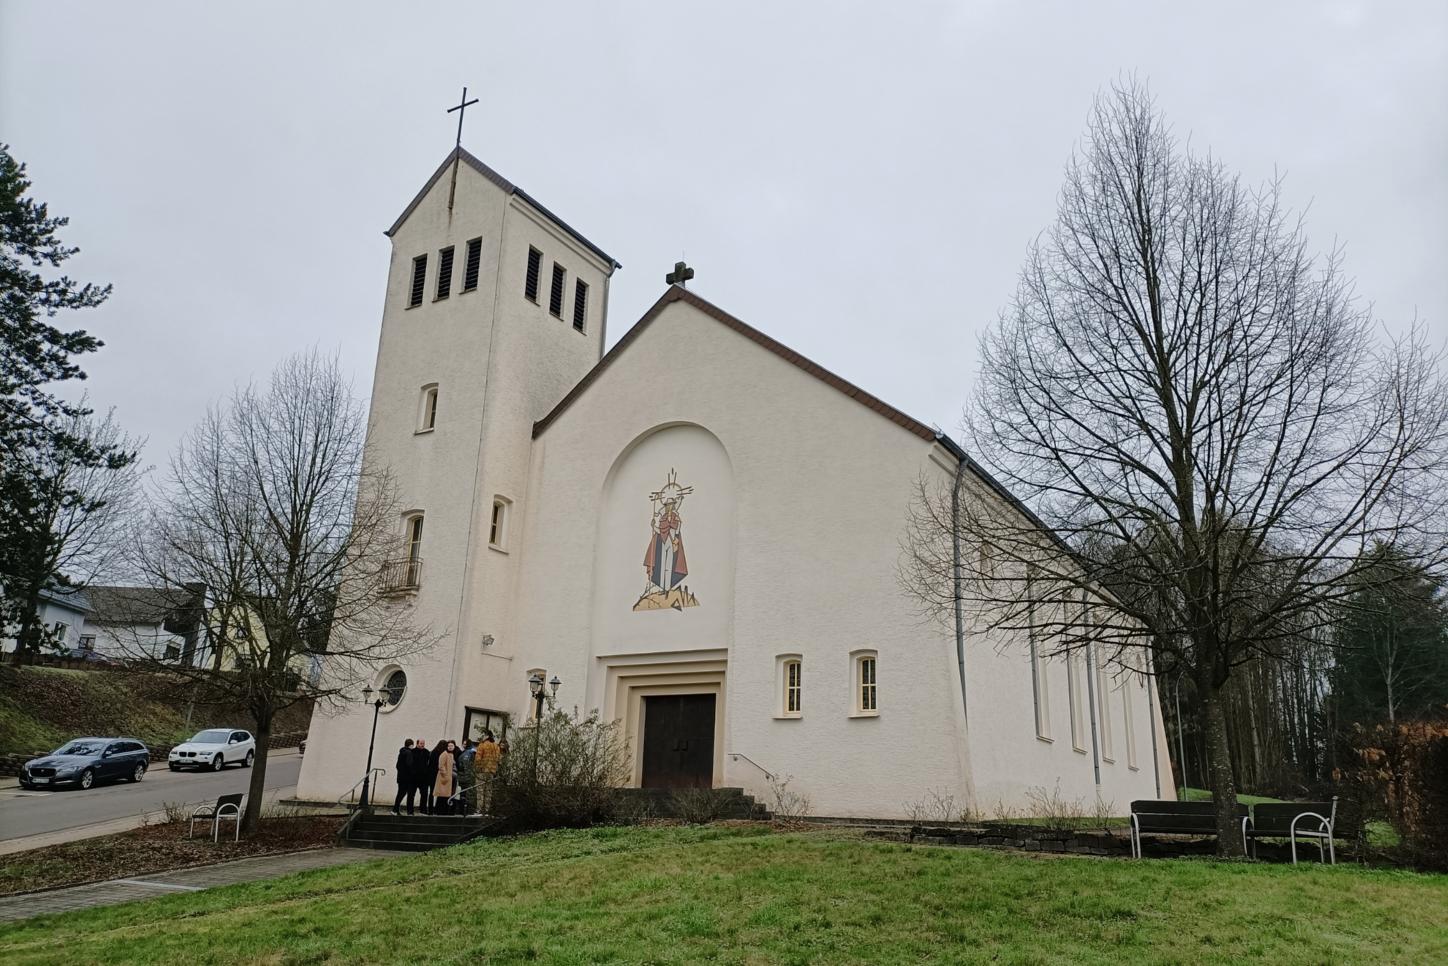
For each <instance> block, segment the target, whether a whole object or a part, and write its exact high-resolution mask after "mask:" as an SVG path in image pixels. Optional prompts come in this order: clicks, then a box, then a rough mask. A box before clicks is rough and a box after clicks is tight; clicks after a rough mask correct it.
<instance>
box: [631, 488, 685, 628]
mask: <svg viewBox="0 0 1448 966" xmlns="http://www.w3.org/2000/svg"><path fill="white" fill-rule="evenodd" d="M693 492H694V488H693V487H692V486H681V485H680V484H679V480H678V474H677V473H675V472H674V471H673V470H669V479H668V481H667V482H666V483H665V484H664V485H663V486H661V487H659V488H658V489H657V490H655V491H654V492H652V493H650V494H649V500H650V501H651V502H652V503H653V515H652V518H651V522H650V527H651V529H652V531H653V532H652V533H651V534H650V535H649V546H648V549H647V550H645V551H644V578H645V581H646V582H645V584H644V592H643V593H642V594H640V595H639V599H638V600H637V601H635V602H634V605H633V609H634V610H683V609H684V608H685V607H697V606H699V601H698V599H697V598H696V597H695V596H694V595H693V594H691V593H690V592H689V585H688V584H686V583H684V578H686V577H688V576H689V561H688V558H687V557H685V556H684V518H683V517H682V516H681V515H680V511H681V510H682V509H683V506H684V497H686V496H688V495H689V494H690V493H693Z"/></svg>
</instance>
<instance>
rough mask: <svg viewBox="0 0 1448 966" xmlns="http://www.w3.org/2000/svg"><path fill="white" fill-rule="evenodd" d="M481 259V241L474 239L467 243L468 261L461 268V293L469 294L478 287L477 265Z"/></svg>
mask: <svg viewBox="0 0 1448 966" xmlns="http://www.w3.org/2000/svg"><path fill="white" fill-rule="evenodd" d="M482 258H483V240H482V239H481V238H474V239H473V240H472V241H470V242H468V261H467V265H466V266H464V268H463V291H464V292H471V291H472V290H473V289H475V288H477V287H478V263H479V262H481V261H482Z"/></svg>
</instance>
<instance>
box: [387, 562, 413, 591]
mask: <svg viewBox="0 0 1448 966" xmlns="http://www.w3.org/2000/svg"><path fill="white" fill-rule="evenodd" d="M382 586H383V588H384V589H385V590H386V591H387V592H388V593H390V594H407V593H412V592H413V591H415V590H417V589H418V588H419V587H421V586H422V558H421V557H408V558H407V559H405V560H391V561H388V563H387V564H386V565H385V566H384V567H383V569H382Z"/></svg>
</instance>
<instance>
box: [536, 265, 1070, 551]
mask: <svg viewBox="0 0 1448 966" xmlns="http://www.w3.org/2000/svg"><path fill="white" fill-rule="evenodd" d="M674 302H685V303H687V304H689V305H692V306H693V307H694V308H696V309H698V310H699V311H700V312H703V313H704V314H705V315H707V316H709V317H710V318H712V319H715V320H717V321H719V322H722V323H724V324H725V325H727V326H728V327H729V328H731V329H733V330H734V331H735V332H738V333H739V334H740V335H742V336H744V337H745V338H746V339H749V340H750V341H752V342H755V343H757V344H758V345H760V346H763V347H764V348H765V349H768V350H769V351H770V352H773V353H774V354H775V355H777V356H779V357H780V358H781V359H784V360H785V361H786V362H789V363H790V364H792V365H795V366H798V367H799V368H801V369H803V370H804V371H805V372H807V373H809V374H810V375H812V376H814V377H815V378H816V379H819V380H820V381H821V382H823V383H825V384H826V385H829V386H833V387H834V388H835V389H838V390H839V391H840V392H842V393H844V394H845V395H846V396H849V397H850V398H851V399H853V400H855V401H856V402H858V403H860V404H861V405H863V406H866V407H868V408H870V409H873V410H874V411H875V412H877V413H879V414H880V415H881V416H884V417H885V418H886V419H888V420H890V421H891V422H892V423H895V424H896V425H898V426H900V427H902V428H904V429H905V430H907V431H908V432H911V433H914V434H915V435H916V436H919V437H920V438H921V439H923V440H928V441H930V442H935V443H939V444H940V445H941V446H943V447H945V449H946V451H947V452H949V453H950V455H951V456H953V457H955V459H956V460H957V461H958V462H959V463H960V464H961V465H962V466H964V467H965V468H966V469H967V470H969V471H970V472H971V473H972V474H973V475H975V476H976V477H977V478H979V479H980V480H981V481H982V482H983V483H985V484H986V486H988V487H989V488H990V489H991V490H993V491H994V492H995V493H996V494H997V495H998V496H1000V497H1001V498H1002V499H1003V500H1005V501H1006V502H1007V503H1009V504H1010V505H1011V506H1013V507H1015V508H1016V509H1017V510H1019V511H1020V512H1021V513H1022V514H1024V515H1025V516H1026V518H1027V519H1028V520H1030V521H1031V523H1033V524H1035V525H1036V526H1038V527H1040V528H1041V529H1042V530H1043V531H1045V532H1046V533H1047V534H1049V535H1050V536H1051V538H1052V539H1053V540H1055V541H1056V543H1057V544H1059V545H1060V546H1061V548H1062V549H1064V550H1066V552H1068V553H1070V552H1071V550H1070V548H1069V546H1067V545H1066V543H1065V541H1064V540H1062V538H1061V537H1060V536H1059V535H1058V534H1057V533H1056V532H1055V531H1054V530H1052V529H1051V528H1050V527H1049V526H1047V525H1046V523H1045V521H1043V520H1042V519H1041V518H1040V517H1039V516H1037V515H1036V513H1035V512H1034V511H1033V510H1032V509H1031V508H1030V507H1028V506H1026V504H1025V503H1023V502H1021V500H1020V499H1019V498H1018V497H1017V496H1016V495H1015V494H1014V493H1012V492H1011V491H1010V490H1008V489H1006V486H1005V484H1003V483H1001V482H1000V481H999V480H997V479H996V478H995V476H994V475H992V474H991V472H990V471H989V470H987V469H986V468H985V467H984V466H981V465H980V463H978V462H976V461H975V459H974V458H973V457H971V455H970V454H969V453H967V452H966V451H965V450H964V449H963V448H962V447H961V446H960V444H959V443H957V442H956V441H955V440H953V439H951V438H950V437H949V436H947V435H946V434H945V433H943V432H941V431H940V430H938V429H936V428H934V427H932V426H927V425H925V424H924V423H922V422H920V420H918V419H915V418H913V417H912V416H909V415H907V414H906V413H904V412H901V411H900V410H898V409H896V408H895V407H894V406H891V405H890V404H889V403H887V402H885V401H884V400H882V399H880V398H879V397H878V396H872V395H871V394H870V393H868V392H866V391H865V390H863V389H861V388H860V387H859V386H857V385H855V384H854V383H852V382H850V381H849V380H847V379H843V378H841V377H840V376H837V375H835V374H834V373H833V372H830V371H829V370H828V369H826V368H825V367H824V366H822V365H820V364H818V363H816V362H813V361H811V360H810V359H807V358H805V357H804V356H802V355H800V354H799V353H798V352H795V351H794V350H793V349H791V348H789V347H788V346H786V345H785V344H784V343H782V342H779V341H777V340H775V339H771V338H770V337H769V336H767V335H765V334H764V333H763V332H760V331H759V330H758V329H756V328H754V327H753V326H751V325H749V324H748V323H746V322H743V321H741V320H740V319H737V318H735V317H734V316H732V315H730V314H729V313H728V312H725V311H724V310H723V309H721V308H719V307H718V306H717V305H715V304H714V303H712V302H710V301H707V300H706V299H702V298H700V297H699V296H698V295H696V294H694V293H693V292H691V291H689V290H688V289H686V288H684V287H683V286H682V285H671V286H670V287H669V290H668V291H667V292H665V293H664V294H663V296H662V297H660V298H659V300H658V301H657V302H655V303H654V304H653V306H651V307H650V308H649V310H648V311H647V312H645V313H644V314H643V317H642V318H640V319H639V320H638V321H637V322H635V323H634V326H633V328H631V329H629V330H628V332H626V333H624V336H623V338H622V339H619V340H618V342H617V343H615V345H614V347H613V348H612V349H610V350H609V351H608V353H607V354H606V355H605V356H604V357H603V358H602V359H600V360H598V363H597V364H596V365H595V366H594V367H593V368H592V369H590V370H588V372H587V373H586V374H585V375H584V377H583V378H582V379H580V380H579V381H578V383H577V384H576V385H575V386H574V387H573V388H572V389H570V390H569V391H568V395H566V396H564V397H563V398H562V399H561V400H559V402H558V405H556V406H554V407H553V409H552V410H551V411H550V412H549V413H548V415H546V416H544V417H543V418H542V419H540V420H538V421H537V422H536V423H534V424H533V438H534V439H537V438H538V437H539V436H540V435H542V433H543V431H544V430H546V429H547V428H548V426H549V425H550V424H551V423H552V422H553V421H554V420H555V419H557V418H558V417H559V416H561V415H562V414H563V411H564V410H566V409H567V408H568V407H569V406H571V405H572V404H573V402H574V400H576V399H577V398H578V397H579V396H581V395H583V394H584V393H585V392H587V391H588V387H589V386H591V385H592V384H593V382H594V380H596V379H597V378H598V377H599V376H600V375H602V374H603V371H604V370H605V369H607V368H608V367H609V366H610V365H612V364H613V361H614V360H615V359H617V358H618V357H619V356H620V355H621V354H622V353H623V352H624V350H626V349H627V348H628V347H629V345H630V344H632V343H633V341H634V340H635V339H637V338H638V337H639V336H640V335H641V334H643V331H644V330H645V329H647V328H648V327H649V323H651V322H653V320H654V319H656V318H658V317H659V315H660V314H661V313H662V312H663V311H664V309H665V308H666V307H667V306H669V305H671V304H673V303H674Z"/></svg>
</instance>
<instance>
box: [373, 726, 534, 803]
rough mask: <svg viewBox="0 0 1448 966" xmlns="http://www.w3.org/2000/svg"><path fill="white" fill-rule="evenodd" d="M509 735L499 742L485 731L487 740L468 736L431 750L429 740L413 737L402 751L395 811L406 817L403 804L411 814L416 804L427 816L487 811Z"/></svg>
mask: <svg viewBox="0 0 1448 966" xmlns="http://www.w3.org/2000/svg"><path fill="white" fill-rule="evenodd" d="M506 752H507V747H506V739H505V740H504V742H503V743H499V742H498V741H496V740H495V739H494V738H493V733H492V732H491V731H484V732H483V740H482V741H480V742H475V741H473V740H472V739H471V738H467V739H464V741H463V744H462V747H461V748H459V747H458V744H457V742H455V741H450V740H445V741H439V742H438V743H437V744H436V745H434V746H433V748H432V750H431V751H428V750H427V741H426V740H424V739H422V738H418V739H417V740H416V741H413V740H412V739H411V738H408V739H407V740H406V741H404V742H403V743H402V747H401V748H399V749H397V798H396V799H395V800H394V801H393V803H392V814H393V815H401V814H402V807H403V803H404V802H405V803H406V805H407V814H408V815H414V814H416V812H415V811H414V810H413V808H414V804H413V803H414V799H415V800H416V807H417V808H420V809H422V814H424V815H470V814H477V813H479V812H482V811H485V810H486V809H487V807H488V804H489V802H488V800H489V797H490V793H491V791H492V783H493V779H494V778H495V777H496V776H497V774H498V767H499V765H500V764H501V763H502V760H503V755H504V754H505V753H506Z"/></svg>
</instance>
